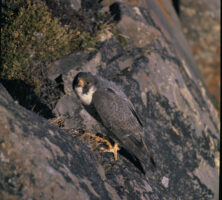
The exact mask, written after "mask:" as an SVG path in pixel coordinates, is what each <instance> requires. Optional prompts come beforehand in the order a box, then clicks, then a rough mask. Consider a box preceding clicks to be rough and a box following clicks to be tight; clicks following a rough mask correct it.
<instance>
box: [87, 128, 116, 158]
mask: <svg viewBox="0 0 222 200" xmlns="http://www.w3.org/2000/svg"><path fill="white" fill-rule="evenodd" d="M84 136H88V137H90V138H93V139H95V142H96V143H97V144H106V145H107V146H108V149H106V148H104V147H101V148H100V150H101V151H104V152H111V153H113V154H114V159H115V160H117V152H118V151H119V150H120V148H119V146H118V143H115V144H114V145H112V144H111V143H110V141H108V140H107V139H104V138H102V137H99V136H97V135H95V134H93V133H90V132H85V133H84Z"/></svg>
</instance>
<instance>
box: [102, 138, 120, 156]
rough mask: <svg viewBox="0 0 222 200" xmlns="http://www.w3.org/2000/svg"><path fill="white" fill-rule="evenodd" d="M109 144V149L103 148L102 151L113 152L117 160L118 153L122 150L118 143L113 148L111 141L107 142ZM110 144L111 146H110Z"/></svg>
mask: <svg viewBox="0 0 222 200" xmlns="http://www.w3.org/2000/svg"><path fill="white" fill-rule="evenodd" d="M106 142H108V143H106V144H107V146H108V147H109V148H108V149H106V148H104V147H101V148H100V150H101V151H104V152H111V153H113V155H114V159H115V160H117V152H118V151H119V150H120V148H119V146H118V144H117V143H115V144H114V145H113V146H112V145H111V143H110V142H109V141H106ZM108 144H109V145H108Z"/></svg>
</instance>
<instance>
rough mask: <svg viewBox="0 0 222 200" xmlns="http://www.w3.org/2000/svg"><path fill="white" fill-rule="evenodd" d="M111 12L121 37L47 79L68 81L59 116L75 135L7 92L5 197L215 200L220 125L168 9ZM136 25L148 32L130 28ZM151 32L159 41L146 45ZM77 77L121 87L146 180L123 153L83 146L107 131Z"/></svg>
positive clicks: (139, 5) (54, 69) (62, 63)
mask: <svg viewBox="0 0 222 200" xmlns="http://www.w3.org/2000/svg"><path fill="white" fill-rule="evenodd" d="M87 3H88V4H87ZM90 3H92V1H84V2H82V5H83V6H85V8H86V7H87V6H86V5H90ZM113 3H115V2H113V1H106V2H105V3H104V2H103V5H104V7H103V8H100V10H96V9H98V8H95V7H92V8H91V9H90V6H89V7H88V8H87V9H88V11H85V12H88V14H89V16H90V15H91V17H92V18H93V16H94V14H95V13H96V12H99V11H100V12H105V11H109V10H110V7H109V6H113ZM114 5H115V6H114V8H115V9H113V7H112V9H111V11H112V12H111V14H112V16H113V18H115V20H114V22H113V23H112V28H113V29H115V31H116V32H117V33H115V34H114V32H115V31H113V30H110V29H111V28H110V29H107V30H106V32H105V33H104V32H103V33H101V34H103V36H102V37H101V41H100V42H99V43H98V44H97V46H96V47H95V48H94V49H90V50H88V51H86V52H75V53H72V54H70V55H68V56H66V57H64V58H62V59H60V60H58V61H56V62H55V63H52V64H51V67H50V68H49V69H48V71H47V76H48V78H49V79H50V80H51V81H54V80H55V79H56V78H58V77H60V78H61V79H62V81H61V83H62V84H63V87H64V92H65V94H64V96H61V98H60V99H59V100H58V102H57V104H56V106H55V108H54V110H53V112H54V114H55V115H56V116H57V118H58V119H62V121H63V129H65V130H66V131H67V132H69V133H67V132H64V131H61V130H59V129H58V128H55V127H54V126H52V125H50V124H49V123H48V122H47V121H46V120H45V119H43V118H40V117H38V116H37V115H35V114H33V113H32V112H30V111H27V110H25V109H24V108H22V107H21V106H19V105H17V104H15V103H14V102H13V101H12V100H11V99H10V97H8V98H7V95H5V90H4V89H2V88H1V93H0V94H3V95H0V109H1V110H0V111H1V112H0V122H1V123H2V124H1V127H3V128H2V131H3V132H1V134H0V136H1V141H3V142H1V155H0V159H1V162H3V163H4V164H3V165H0V173H1V174H0V175H1V176H3V178H1V179H0V181H1V182H0V183H1V188H3V190H2V191H3V195H5V196H4V197H7V196H10V197H12V198H14V199H16V198H17V199H19V198H21V197H23V198H26V197H27V198H28V197H30V198H36V199H38V198H42V199H44V198H45V199H62V198H63V197H64V198H65V199H69V198H70V199H73V196H74V197H76V199H113V200H114V199H115V200H116V199H130V200H131V199H132V200H134V199H152V200H153V199H154V200H155V199H156V200H157V199H186V200H189V199H218V191H219V186H218V185H219V184H218V183H219V143H220V136H219V128H220V127H219V125H220V124H219V120H218V117H217V113H216V110H215V108H214V106H213V104H212V102H211V100H210V99H209V97H208V94H207V90H206V88H205V86H204V84H203V82H202V79H201V76H200V75H199V71H198V69H197V67H196V65H195V62H194V61H193V58H192V55H191V53H190V52H189V48H188V45H187V43H186V40H185V38H184V36H183V34H182V32H181V30H180V27H179V22H178V19H177V17H176V14H175V13H174V11H173V8H172V7H171V5H170V2H168V1H164V2H161V1H154V0H153V1H152V0H149V1H148V0H147V1H136V3H135V2H134V1H133V2H132V1H126V2H125V3H124V2H122V3H116V4H114ZM122 20H128V23H122V22H121V21H122ZM125 22H126V21H125ZM132 22H133V24H135V27H137V28H138V27H141V24H144V27H146V28H144V29H139V31H138V30H133V29H130V28H129V27H124V25H125V26H128V24H130V23H132ZM121 23H122V24H121ZM119 25H121V28H119V27H120V26H119ZM150 27H152V28H150ZM149 30H151V33H150V32H149ZM154 30H155V31H154ZM154 32H156V33H158V34H157V36H155V37H150V34H151V35H152V34H153V33H154ZM133 34H136V37H135V38H133V37H132V36H133ZM140 36H141V37H140ZM146 36H147V38H148V41H146ZM122 39H124V40H126V42H124V43H123V42H122ZM140 39H141V40H142V41H140ZM138 44H139V45H138ZM143 44H144V45H143ZM79 71H90V72H92V73H93V74H97V75H101V76H103V77H104V78H106V79H109V80H112V81H114V82H115V83H116V84H117V85H119V86H121V87H122V88H123V90H124V91H125V93H126V95H127V96H128V97H129V98H130V100H131V101H132V103H133V104H134V106H135V108H136V110H137V112H138V114H139V115H140V117H141V119H142V121H143V123H144V127H145V133H146V134H145V142H146V143H147V146H148V147H149V148H150V151H151V153H152V155H153V157H154V160H155V162H156V165H157V167H156V170H155V171H148V172H147V174H146V176H144V175H143V174H142V173H141V171H140V170H139V169H138V166H137V165H136V164H134V163H133V162H132V161H131V160H130V159H129V157H127V154H126V153H124V152H123V151H122V152H120V155H119V159H118V161H116V162H115V161H114V158H113V155H112V154H110V153H104V152H100V151H98V149H93V148H92V145H86V144H84V141H83V142H82V141H80V137H79V136H78V134H80V132H81V131H91V132H93V133H95V134H104V133H106V130H105V129H104V128H103V127H102V126H101V125H100V124H99V123H98V122H97V121H96V120H94V119H93V118H92V117H91V116H90V115H89V114H88V113H87V112H86V111H85V110H84V108H83V107H82V106H81V104H80V102H79V101H78V99H77V97H76V96H75V94H74V92H73V90H72V80H73V78H74V76H75V75H76V74H77V73H78V72H79ZM79 130H81V131H79ZM70 133H74V134H73V136H71V134H70ZM76 133H77V134H76ZM86 143H87V142H86ZM88 147H90V148H88ZM10 152H12V153H11V154H10ZM206 177H207V178H206ZM11 183H12V184H11ZM29 187H30V188H31V189H30V190H28V188H29ZM188 191H189V192H188ZM25 195H26V196H25ZM39 195H42V196H39ZM65 195H66V196H65ZM74 199H75V198H74Z"/></svg>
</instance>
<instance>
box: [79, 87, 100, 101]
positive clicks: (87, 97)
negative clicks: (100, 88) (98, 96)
mask: <svg viewBox="0 0 222 200" xmlns="http://www.w3.org/2000/svg"><path fill="white" fill-rule="evenodd" d="M75 90H76V92H77V94H78V96H79V98H80V100H81V101H82V103H83V104H85V105H90V104H91V102H92V97H93V94H94V92H95V91H96V88H95V87H94V86H92V87H91V88H90V89H89V91H88V92H87V93H86V94H83V88H82V87H76V88H75Z"/></svg>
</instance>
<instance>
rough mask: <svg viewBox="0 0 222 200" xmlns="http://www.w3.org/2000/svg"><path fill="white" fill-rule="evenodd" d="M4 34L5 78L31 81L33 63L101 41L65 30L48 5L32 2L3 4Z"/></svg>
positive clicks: (13, 0)
mask: <svg viewBox="0 0 222 200" xmlns="http://www.w3.org/2000/svg"><path fill="white" fill-rule="evenodd" d="M1 33H2V34H1V51H2V67H1V69H0V77H1V78H2V79H20V80H27V76H29V71H30V70H31V69H30V65H29V64H30V62H31V61H34V62H38V61H43V60H55V59H58V58H60V57H62V56H64V55H66V54H68V53H70V52H72V51H74V50H76V49H83V50H84V49H86V48H88V47H92V46H94V45H95V43H96V41H97V40H96V37H92V36H91V35H90V34H89V33H87V32H80V31H79V30H77V29H75V30H72V29H71V30H68V28H65V27H63V26H62V24H61V23H60V22H59V19H58V18H55V17H52V14H51V12H50V11H49V9H48V7H47V6H46V5H45V4H43V3H41V2H39V1H32V2H31V1H30V0H27V1H23V0H17V1H16V0H10V1H8V2H7V3H6V4H4V5H3V7H2V30H1ZM29 78H30V77H29Z"/></svg>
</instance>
